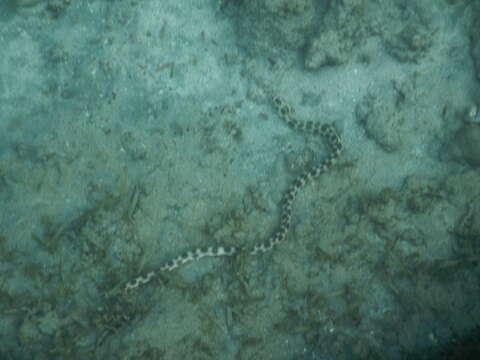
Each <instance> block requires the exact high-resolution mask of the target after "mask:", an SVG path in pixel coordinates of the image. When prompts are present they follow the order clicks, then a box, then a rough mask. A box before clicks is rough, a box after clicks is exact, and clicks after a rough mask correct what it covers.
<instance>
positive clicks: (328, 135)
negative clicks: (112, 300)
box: [123, 96, 343, 292]
mask: <svg viewBox="0 0 480 360" xmlns="http://www.w3.org/2000/svg"><path fill="white" fill-rule="evenodd" d="M272 103H273V106H274V107H275V109H276V111H277V113H278V115H279V117H280V118H282V119H283V121H285V123H286V124H287V125H288V126H289V127H291V128H292V129H294V130H297V131H302V132H306V133H311V134H313V135H320V136H323V137H324V138H325V139H326V140H327V142H328V144H329V146H330V149H331V151H330V154H329V155H328V156H327V157H326V158H325V159H323V161H322V162H321V163H320V164H319V165H317V166H314V167H311V168H309V169H307V170H304V171H303V173H302V174H301V175H299V176H298V177H297V178H296V179H295V180H294V181H293V182H292V184H291V185H290V186H289V187H288V189H287V191H286V192H285V194H284V195H283V199H282V203H281V210H282V211H281V217H280V225H279V226H278V228H277V229H276V231H275V232H274V233H273V234H272V235H271V236H270V238H268V240H266V241H264V242H261V243H258V244H255V245H254V246H253V247H250V248H249V247H243V246H242V247H240V246H210V247H207V248H198V249H194V250H191V251H187V252H186V253H184V254H182V255H180V256H177V257H176V258H174V259H171V260H169V261H167V262H166V263H164V264H163V265H162V266H160V267H159V268H158V269H157V270H153V271H150V272H148V273H146V274H144V275H141V276H138V277H136V278H135V279H133V280H131V281H129V282H128V283H126V284H125V286H124V288H123V289H124V291H125V292H129V291H132V290H134V289H136V288H138V287H139V286H142V285H145V284H147V283H149V282H150V281H151V280H152V279H154V278H155V277H156V276H157V275H158V274H160V273H162V272H170V271H172V270H175V269H177V268H178V267H180V266H181V265H183V264H187V263H189V262H192V261H196V260H200V259H202V258H204V257H220V256H232V255H236V254H239V253H247V254H250V255H257V254H261V253H265V252H268V251H270V250H272V249H273V248H274V247H275V246H276V245H278V244H279V243H281V242H283V241H284V240H285V238H286V236H287V233H288V231H289V229H290V225H291V221H292V205H293V202H294V201H295V198H296V197H297V194H298V192H299V191H300V190H301V189H302V188H303V187H304V186H305V185H306V184H308V183H309V182H310V181H311V180H312V179H314V178H316V177H318V176H320V175H321V174H323V173H325V172H326V171H328V170H329V169H330V168H331V167H332V166H333V165H334V164H335V162H336V160H337V159H338V157H339V156H340V154H341V153H342V150H343V145H342V142H341V140H340V137H339V136H338V134H337V132H336V131H335V129H334V127H333V126H331V125H328V124H319V123H317V122H313V121H303V120H299V119H297V118H296V116H295V110H294V109H293V108H292V107H291V106H290V105H288V104H287V103H286V102H285V101H284V100H283V99H282V98H281V97H278V96H273V97H272Z"/></svg>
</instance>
